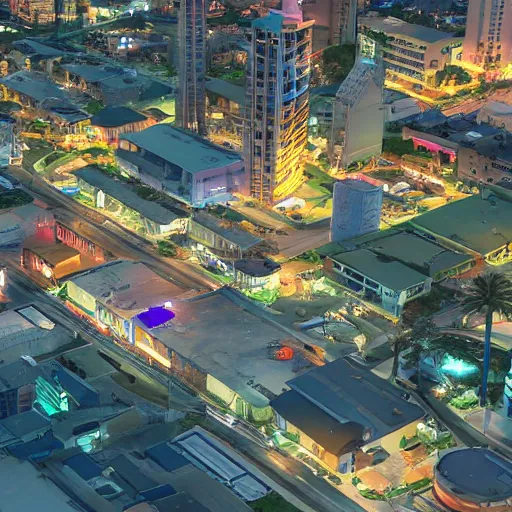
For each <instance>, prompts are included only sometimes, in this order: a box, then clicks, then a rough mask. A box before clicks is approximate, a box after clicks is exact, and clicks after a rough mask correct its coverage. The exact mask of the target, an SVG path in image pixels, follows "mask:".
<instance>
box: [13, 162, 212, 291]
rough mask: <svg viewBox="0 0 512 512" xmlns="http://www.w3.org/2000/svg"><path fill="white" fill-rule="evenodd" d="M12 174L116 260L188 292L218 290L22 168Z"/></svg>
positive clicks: (202, 276)
mask: <svg viewBox="0 0 512 512" xmlns="http://www.w3.org/2000/svg"><path fill="white" fill-rule="evenodd" d="M9 172H10V173H11V174H12V175H13V176H14V177H15V178H17V179H18V180H19V181H20V183H22V184H23V186H24V187H25V188H27V190H29V191H30V193H31V194H32V195H34V196H35V197H37V198H39V199H41V200H42V201H44V202H46V203H49V204H50V205H56V206H59V207H60V208H57V210H56V211H55V216H56V218H57V220H59V219H60V220H62V221H63V222H64V223H65V224H66V225H68V226H70V227H72V228H73V229H76V231H77V232H78V233H79V234H81V235H82V236H84V237H86V238H88V239H89V240H90V241H91V242H94V243H97V244H98V245H100V246H101V247H103V248H104V249H106V250H108V251H110V252H111V253H112V254H115V255H116V256H117V257H120V258H126V259H132V260H139V261H142V262H143V263H145V264H146V265H147V266H148V267H150V268H151V269H152V270H154V271H155V272H157V273H158V274H160V275H162V276H163V277H165V278H167V279H169V280H171V281H173V282H175V283H176V284H178V285H180V286H182V287H183V288H185V289H187V290H201V289H207V290H212V289H215V288H218V287H219V285H218V283H216V282H214V281H212V280H211V279H209V278H208V277H207V276H206V275H205V274H204V273H203V272H201V271H200V270H199V269H197V268H195V267H194V266H192V265H190V264H188V263H186V262H182V261H177V260H170V259H166V258H161V257H160V256H158V255H157V254H156V252H155V250H154V246H153V245H152V244H151V243H150V242H149V241H147V240H145V239H144V238H142V237H140V236H138V235H136V234H135V233H133V232H131V231H129V230H127V229H126V228H124V227H123V226H121V225H120V224H117V223H116V222H114V221H112V220H111V219H109V218H108V217H105V216H103V215H102V214H101V213H99V212H97V211H96V210H91V209H90V208H87V207H86V206H84V205H82V204H80V203H78V202H77V201H75V200H74V199H72V198H70V197H68V196H66V195H65V194H63V193H62V192H60V191H59V190H57V189H56V188H54V187H52V186H51V185H49V184H48V183H47V182H46V181H45V180H44V179H42V178H41V177H40V176H38V175H34V174H32V173H31V172H30V171H28V170H26V169H23V168H21V167H10V168H9Z"/></svg>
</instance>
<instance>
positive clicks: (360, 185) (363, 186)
mask: <svg viewBox="0 0 512 512" xmlns="http://www.w3.org/2000/svg"><path fill="white" fill-rule="evenodd" d="M335 185H337V186H340V185H344V186H346V187H349V188H350V189H352V190H358V191H359V192H370V191H372V190H375V189H378V188H379V187H376V186H375V185H372V184H371V183H368V182H367V181H364V180H353V179H347V180H338V181H336V182H335Z"/></svg>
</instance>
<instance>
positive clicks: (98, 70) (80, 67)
mask: <svg viewBox="0 0 512 512" xmlns="http://www.w3.org/2000/svg"><path fill="white" fill-rule="evenodd" d="M62 69H64V70H65V71H68V72H69V73H72V74H74V75H77V76H79V77H81V78H83V79H84V80H85V81H86V82H93V83H94V82H102V81H103V80H106V79H108V78H112V77H115V76H119V75H124V74H126V72H125V71H124V70H123V68H120V67H117V66H94V65H92V64H65V65H63V66H62Z"/></svg>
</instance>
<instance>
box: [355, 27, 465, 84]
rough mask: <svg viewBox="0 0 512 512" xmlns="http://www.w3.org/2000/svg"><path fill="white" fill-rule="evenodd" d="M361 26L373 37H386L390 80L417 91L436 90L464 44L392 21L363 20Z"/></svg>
mask: <svg viewBox="0 0 512 512" xmlns="http://www.w3.org/2000/svg"><path fill="white" fill-rule="evenodd" d="M358 24H359V27H360V29H361V32H363V33H365V34H366V35H368V36H369V37H375V36H376V34H381V36H377V37H378V38H379V39H381V38H382V35H383V36H384V38H385V42H384V45H383V59H384V64H385V68H386V78H387V79H388V80H391V81H393V82H401V83H404V82H405V83H408V84H409V85H411V86H414V87H416V88H418V87H419V88H426V89H436V87H437V86H436V72H437V71H441V70H443V69H444V67H445V66H446V65H447V64H451V63H452V60H454V59H456V58H457V55H458V53H457V51H456V49H457V48H460V46H461V44H462V39H461V38H456V37H453V35H452V34H450V33H447V32H441V31H439V30H436V29H433V28H429V27H423V26H420V25H412V24H409V23H406V22H405V21H402V20H399V19H397V18H392V17H388V18H376V17H362V18H359V20H358Z"/></svg>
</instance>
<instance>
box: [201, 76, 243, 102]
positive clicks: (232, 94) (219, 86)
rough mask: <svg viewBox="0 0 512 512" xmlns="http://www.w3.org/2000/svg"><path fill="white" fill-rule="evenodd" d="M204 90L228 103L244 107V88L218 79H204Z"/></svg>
mask: <svg viewBox="0 0 512 512" xmlns="http://www.w3.org/2000/svg"><path fill="white" fill-rule="evenodd" d="M206 90H207V91H209V92H211V93H213V94H216V95H217V96H222V97H223V98H226V99H228V100H229V101H233V102H234V103H238V105H240V106H244V105H245V87H242V86H241V85H235V84H232V83H231V82H227V81H226V80H220V79H219V78H212V77H208V78H207V79H206Z"/></svg>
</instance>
